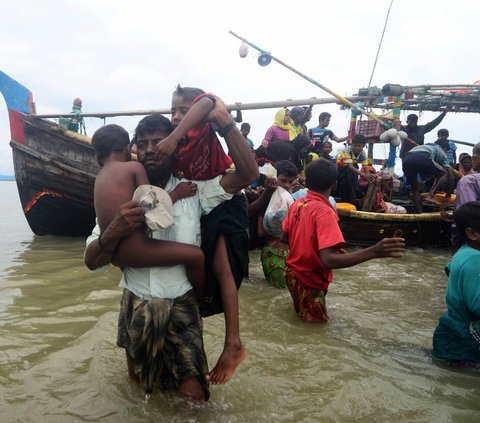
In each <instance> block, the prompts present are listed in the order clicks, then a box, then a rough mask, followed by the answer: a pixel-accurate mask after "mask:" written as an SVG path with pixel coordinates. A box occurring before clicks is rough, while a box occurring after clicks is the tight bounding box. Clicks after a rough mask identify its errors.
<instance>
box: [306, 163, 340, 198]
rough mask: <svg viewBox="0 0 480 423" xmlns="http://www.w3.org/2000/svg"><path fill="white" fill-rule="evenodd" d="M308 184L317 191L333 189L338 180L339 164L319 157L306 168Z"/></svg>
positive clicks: (309, 187) (308, 186)
mask: <svg viewBox="0 0 480 423" xmlns="http://www.w3.org/2000/svg"><path fill="white" fill-rule="evenodd" d="M305 178H306V186H307V188H308V189H311V190H312V191H316V192H325V191H327V190H330V189H332V188H333V187H334V186H335V184H336V182H337V166H336V165H335V164H334V163H333V162H330V161H328V160H325V159H319V160H314V161H313V162H311V163H309V164H308V165H307V167H306V169H305Z"/></svg>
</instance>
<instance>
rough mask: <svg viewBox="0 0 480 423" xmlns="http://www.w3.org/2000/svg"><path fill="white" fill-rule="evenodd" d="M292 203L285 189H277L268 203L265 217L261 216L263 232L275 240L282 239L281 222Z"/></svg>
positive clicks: (292, 200)
mask: <svg viewBox="0 0 480 423" xmlns="http://www.w3.org/2000/svg"><path fill="white" fill-rule="evenodd" d="M293 202H294V199H293V197H292V194H290V193H289V192H288V191H287V190H286V189H285V188H282V187H278V188H277V189H276V190H275V192H274V193H273V195H272V198H271V199H270V202H269V203H268V207H267V210H266V211H265V216H263V227H264V228H265V231H266V232H267V233H268V234H269V235H270V236H273V237H275V238H281V237H282V222H283V220H284V219H285V217H286V216H287V211H288V208H289V207H290V205H291V204H292V203H293Z"/></svg>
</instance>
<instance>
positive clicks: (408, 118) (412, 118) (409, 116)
mask: <svg viewBox="0 0 480 423" xmlns="http://www.w3.org/2000/svg"><path fill="white" fill-rule="evenodd" d="M409 120H418V116H417V115H416V114H415V113H411V114H409V115H408V116H407V121H409Z"/></svg>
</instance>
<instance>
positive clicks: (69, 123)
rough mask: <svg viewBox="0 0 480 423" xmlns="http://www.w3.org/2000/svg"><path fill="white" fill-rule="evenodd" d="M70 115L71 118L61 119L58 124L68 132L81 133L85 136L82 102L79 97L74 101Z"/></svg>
mask: <svg viewBox="0 0 480 423" xmlns="http://www.w3.org/2000/svg"><path fill="white" fill-rule="evenodd" d="M70 115H71V117H68V118H64V117H61V118H60V119H59V121H58V124H59V125H60V126H62V127H63V128H65V129H66V130H68V131H73V132H79V133H80V134H84V135H85V133H86V131H85V122H84V120H83V117H82V100H81V99H80V98H78V97H77V98H76V99H75V100H73V106H72V111H71V112H70Z"/></svg>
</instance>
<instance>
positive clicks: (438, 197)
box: [435, 192, 456, 204]
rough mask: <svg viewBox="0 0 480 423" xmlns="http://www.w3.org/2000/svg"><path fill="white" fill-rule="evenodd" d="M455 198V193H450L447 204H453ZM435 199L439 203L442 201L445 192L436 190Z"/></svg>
mask: <svg viewBox="0 0 480 423" xmlns="http://www.w3.org/2000/svg"><path fill="white" fill-rule="evenodd" d="M455 198H456V195H455V194H452V195H450V200H449V202H448V204H453V203H454V202H455ZM435 200H436V201H438V202H439V203H443V201H444V200H445V193H444V192H438V193H437V194H435Z"/></svg>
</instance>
